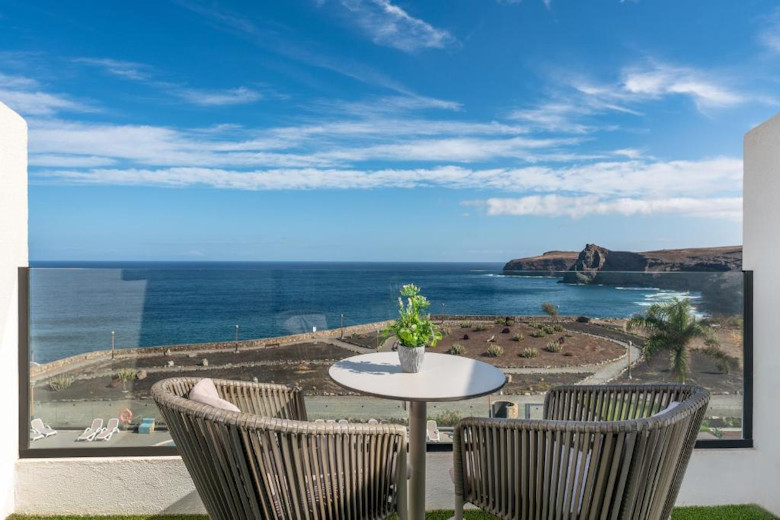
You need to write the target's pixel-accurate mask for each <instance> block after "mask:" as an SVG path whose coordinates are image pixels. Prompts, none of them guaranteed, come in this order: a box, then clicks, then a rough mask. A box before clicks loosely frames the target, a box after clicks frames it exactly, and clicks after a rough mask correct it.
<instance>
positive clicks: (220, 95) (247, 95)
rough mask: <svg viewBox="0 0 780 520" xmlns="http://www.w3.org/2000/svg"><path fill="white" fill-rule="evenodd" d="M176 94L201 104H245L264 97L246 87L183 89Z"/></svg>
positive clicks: (189, 101)
mask: <svg viewBox="0 0 780 520" xmlns="http://www.w3.org/2000/svg"><path fill="white" fill-rule="evenodd" d="M176 95H178V96H179V97H180V98H182V99H183V100H184V101H187V102H188V103H192V104H194V105H201V106H226V105H243V104H246V103H254V102H255V101H259V100H260V99H262V97H263V96H262V95H261V94H260V93H259V92H257V91H256V90H252V89H249V88H246V87H238V88H232V89H225V90H195V89H181V90H178V91H177V92H176Z"/></svg>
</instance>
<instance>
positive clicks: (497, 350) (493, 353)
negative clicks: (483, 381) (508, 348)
mask: <svg viewBox="0 0 780 520" xmlns="http://www.w3.org/2000/svg"><path fill="white" fill-rule="evenodd" d="M486 354H487V356H488V357H498V356H503V355H504V347H502V346H501V345H495V344H494V345H490V346H489V347H488V348H487V352H486Z"/></svg>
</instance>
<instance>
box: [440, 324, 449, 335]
mask: <svg viewBox="0 0 780 520" xmlns="http://www.w3.org/2000/svg"><path fill="white" fill-rule="evenodd" d="M439 332H441V335H442V336H449V335H450V332H452V331H451V330H450V328H449V327H445V326H441V327H439Z"/></svg>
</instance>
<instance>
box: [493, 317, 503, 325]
mask: <svg viewBox="0 0 780 520" xmlns="http://www.w3.org/2000/svg"><path fill="white" fill-rule="evenodd" d="M493 323H495V324H496V325H504V324H505V322H504V318H496V319H495V320H493Z"/></svg>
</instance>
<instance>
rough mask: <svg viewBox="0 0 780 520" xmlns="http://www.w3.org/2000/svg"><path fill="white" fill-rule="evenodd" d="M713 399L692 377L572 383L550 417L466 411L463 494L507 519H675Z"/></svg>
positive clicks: (460, 445)
mask: <svg viewBox="0 0 780 520" xmlns="http://www.w3.org/2000/svg"><path fill="white" fill-rule="evenodd" d="M673 401H677V402H679V403H680V404H679V405H678V406H676V407H674V408H673V409H671V410H669V411H666V412H665V413H662V414H659V415H655V416H654V415H653V414H656V413H658V412H659V411H661V410H664V409H665V408H666V407H667V406H668V405H669V404H670V403H671V402H673ZM708 402H709V393H708V392H707V391H706V390H704V389H702V388H699V387H696V386H688V385H631V386H622V385H600V386H566V387H558V388H555V389H553V390H551V391H550V392H549V393H548V395H547V397H546V399H545V410H544V417H545V419H544V420H512V419H465V420H464V421H461V423H459V424H458V426H457V427H456V429H455V435H454V451H455V471H454V473H455V487H456V490H455V491H456V496H460V497H463V500H465V501H466V502H471V503H473V504H475V505H477V506H478V507H482V508H483V509H486V510H487V511H488V512H491V513H493V514H496V515H497V516H499V517H501V518H507V519H508V518H512V519H526V518H535V517H536V515H537V514H540V515H541V517H543V518H564V517H565V518H592V517H598V518H619V519H622V518H631V519H637V520H642V519H648V520H649V519H658V518H668V517H669V515H670V514H671V510H672V507H673V506H674V502H675V500H676V498H677V493H678V491H679V488H680V484H681V483H682V478H683V475H684V473H685V469H686V467H687V464H688V460H689V459H690V456H691V452H692V450H693V445H694V443H695V441H696V435H697V433H698V430H699V426H700V425H701V421H702V419H703V417H704V413H705V411H706V408H707V403H708Z"/></svg>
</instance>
